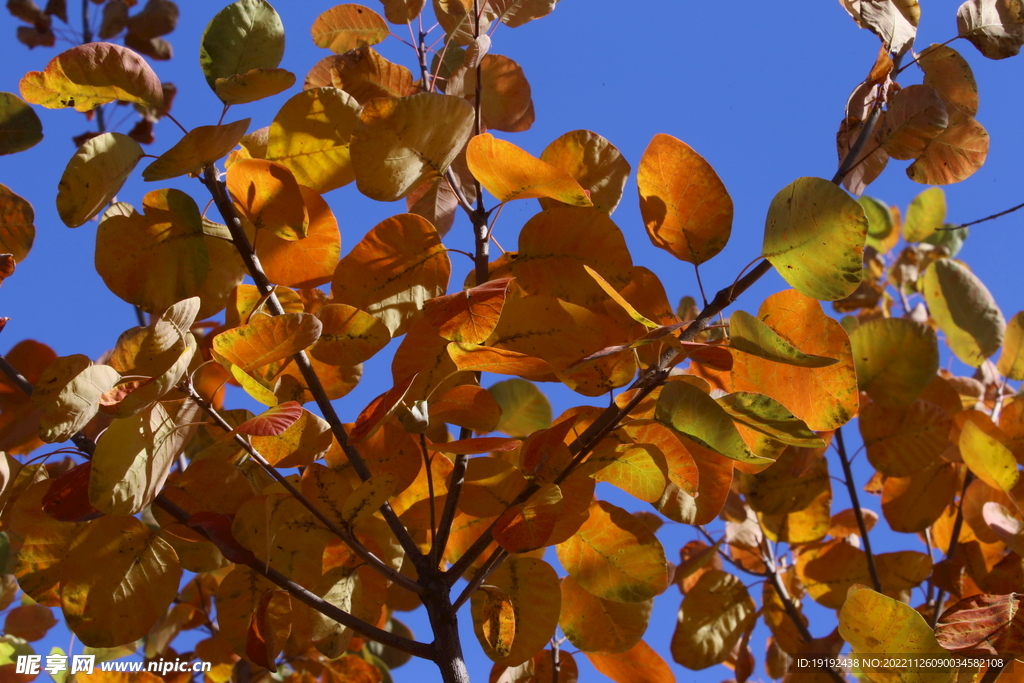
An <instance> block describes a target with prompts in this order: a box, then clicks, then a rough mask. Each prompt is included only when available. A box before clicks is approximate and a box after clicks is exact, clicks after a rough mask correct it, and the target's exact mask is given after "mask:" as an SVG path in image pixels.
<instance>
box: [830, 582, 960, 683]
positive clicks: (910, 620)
mask: <svg viewBox="0 0 1024 683" xmlns="http://www.w3.org/2000/svg"><path fill="white" fill-rule="evenodd" d="M839 633H840V635H842V636H843V638H844V639H845V640H846V641H847V642H848V643H850V646H851V647H852V648H853V654H855V655H881V656H882V657H885V656H887V655H897V656H905V657H913V658H918V657H921V658H927V657H937V658H942V657H945V656H947V655H948V652H947V651H946V650H945V649H944V648H943V647H942V646H941V645H939V642H938V641H937V640H936V639H935V633H934V632H933V631H932V629H931V627H929V626H928V622H926V621H925V619H924V617H923V616H921V614H920V613H919V612H918V611H916V610H915V609H914V608H913V607H911V606H910V605H905V604H903V603H902V602H899V601H898V600H893V599H892V598H889V597H886V596H884V595H882V594H881V593H876V592H875V591H873V590H871V589H870V588H865V587H864V586H853V587H851V588H850V592H849V596H848V597H847V599H846V602H845V603H844V604H843V608H842V610H841V611H840V612H839ZM949 677H950V669H949V668H944V667H943V666H941V665H938V666H934V667H932V666H929V667H920V668H918V667H912V668H908V667H905V666H902V665H898V666H895V667H886V666H885V662H883V663H882V666H879V667H877V668H873V669H872V672H871V678H872V679H874V680H876V681H879V682H880V683H897V682H901V683H902V682H906V683H940V682H942V681H947V680H949Z"/></svg>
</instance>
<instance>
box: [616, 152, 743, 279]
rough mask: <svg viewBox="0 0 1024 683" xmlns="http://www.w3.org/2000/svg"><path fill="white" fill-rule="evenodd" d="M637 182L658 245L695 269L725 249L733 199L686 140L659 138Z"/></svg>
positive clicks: (650, 232)
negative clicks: (692, 265)
mask: <svg viewBox="0 0 1024 683" xmlns="http://www.w3.org/2000/svg"><path fill="white" fill-rule="evenodd" d="M636 182H637V187H638V188H639V190H640V213H641V215H642V216H643V219H644V224H645V225H646V226H647V235H648V236H649V237H650V238H651V242H652V243H653V244H654V246H656V247H660V248H662V249H665V250H666V251H668V252H669V253H670V254H672V255H673V256H675V257H676V258H678V259H682V260H683V261H689V262H690V263H693V264H694V265H700V264H701V263H704V262H705V261H707V260H709V259H711V258H713V257H714V256H715V255H716V254H718V252H720V251H722V249H723V248H725V244H726V242H728V241H729V235H730V233H731V232H732V216H733V206H732V197H730V196H729V193H728V191H726V189H725V185H724V184H723V183H722V180H721V179H720V178H719V177H718V174H717V173H715V170H714V169H713V168H712V167H711V164H709V163H708V162H707V161H706V160H705V159H704V157H702V156H700V155H699V154H697V153H696V152H695V151H693V149H691V148H690V146H689V145H687V144H686V143H685V142H683V141H681V140H677V139H676V138H674V137H672V136H671V135H665V134H661V133H659V134H658V135H656V136H654V139H653V140H651V144H650V145H648V147H647V149H646V150H645V151H644V155H643V157H642V158H641V159H640V168H639V169H638V170H637V180H636Z"/></svg>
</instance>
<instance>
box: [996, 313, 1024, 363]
mask: <svg viewBox="0 0 1024 683" xmlns="http://www.w3.org/2000/svg"><path fill="white" fill-rule="evenodd" d="M998 368H999V372H1000V373H1002V375H1003V376H1004V377H1008V378H1009V379H1024V311H1021V312H1019V313H1017V314H1016V315H1015V316H1013V317H1012V318H1010V323H1009V325H1007V327H1006V336H1005V337H1004V339H1003V352H1002V353H1001V354H999V364H998Z"/></svg>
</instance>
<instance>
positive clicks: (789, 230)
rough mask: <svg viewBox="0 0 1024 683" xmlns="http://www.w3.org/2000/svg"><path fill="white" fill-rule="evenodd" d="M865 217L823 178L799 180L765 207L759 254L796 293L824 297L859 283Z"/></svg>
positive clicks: (840, 293) (848, 291)
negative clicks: (766, 211)
mask: <svg viewBox="0 0 1024 683" xmlns="http://www.w3.org/2000/svg"><path fill="white" fill-rule="evenodd" d="M867 230H868V221H867V217H866V216H865V215H864V209H863V208H861V206H860V204H858V203H857V202H856V201H854V200H853V199H851V198H850V196H849V195H848V194H846V192H844V191H843V190H841V189H839V188H838V187H836V186H835V185H833V184H832V183H830V182H828V181H827V180H823V179H822V178H799V179H797V180H795V181H793V182H792V183H790V184H789V185H787V186H786V187H785V188H783V189H782V190H781V191H780V192H779V193H778V194H777V195H775V198H774V199H772V203H771V206H769V207H768V218H767V220H766V222H765V231H764V247H763V249H762V255H763V256H764V257H765V258H766V259H768V260H769V261H771V263H772V265H773V266H775V269H776V270H778V271H779V274H780V275H782V277H783V279H785V280H786V282H788V283H789V284H790V285H792V286H793V287H795V288H796V289H797V290H798V291H800V292H802V293H803V294H806V295H807V296H812V297H814V298H816V299H821V300H823V301H835V300H837V299H842V298H843V297H846V296H849V295H850V294H852V293H853V291H854V290H855V289H857V286H858V285H859V284H860V281H861V270H862V268H863V257H864V242H865V239H866V236H867Z"/></svg>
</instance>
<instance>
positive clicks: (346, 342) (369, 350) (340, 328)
mask: <svg viewBox="0 0 1024 683" xmlns="http://www.w3.org/2000/svg"><path fill="white" fill-rule="evenodd" d="M307 239H308V238H307ZM303 241H305V240H303ZM316 315H317V317H318V318H320V323H321V324H322V325H323V330H322V331H321V333H320V338H319V339H318V340H317V343H316V344H314V345H313V347H312V348H311V349H310V350H309V354H310V355H311V356H313V358H316V359H317V360H319V361H321V362H323V363H328V364H330V365H356V364H357V363H362V362H363V361H365V360H369V359H370V358H371V357H373V355H374V354H376V353H377V352H378V351H380V350H381V349H382V348H384V347H385V346H386V345H387V343H388V342H389V341H391V335H390V334H389V333H388V328H387V327H385V326H384V323H382V322H380V321H379V320H377V319H376V318H374V317H373V316H372V315H370V314H369V313H366V312H365V311H360V310H359V309H358V308H354V307H352V306H347V305H345V304H328V305H326V306H324V307H323V308H321V309H320V310H319V311H317V314H316Z"/></svg>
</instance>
